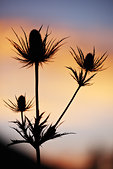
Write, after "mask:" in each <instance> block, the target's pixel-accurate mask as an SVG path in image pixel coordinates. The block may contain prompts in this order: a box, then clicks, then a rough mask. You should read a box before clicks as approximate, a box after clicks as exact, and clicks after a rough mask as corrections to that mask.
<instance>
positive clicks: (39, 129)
mask: <svg viewBox="0 0 113 169" xmlns="http://www.w3.org/2000/svg"><path fill="white" fill-rule="evenodd" d="M41 29H42V26H41V27H40V29H39V30H36V29H33V30H32V31H31V32H30V34H29V40H28V38H27V35H26V33H25V31H24V30H23V28H22V31H23V33H24V39H23V38H22V37H19V36H18V35H17V33H16V32H15V31H14V29H12V30H13V32H14V34H15V35H16V37H17V39H18V41H19V44H17V43H16V42H14V41H13V40H10V39H8V40H9V41H10V42H11V44H12V45H13V46H14V48H15V49H16V52H17V54H18V55H19V56H18V57H14V58H15V59H16V60H18V61H20V62H22V63H24V66H23V67H30V66H33V65H35V98H36V117H35V118H34V123H32V122H31V121H30V120H29V118H28V117H26V116H25V117H23V112H24V111H27V110H29V109H30V108H31V107H32V105H33V102H32V101H33V100H31V101H28V102H27V103H26V97H25V96H22V95H21V96H20V97H19V98H17V97H16V102H17V103H16V104H15V103H13V102H12V101H11V100H9V102H6V101H4V102H5V104H6V105H7V106H8V107H9V108H10V109H11V110H13V111H16V112H18V111H20V112H21V119H22V122H20V121H19V120H16V121H13V123H14V124H16V125H17V127H18V128H19V129H18V128H15V127H13V129H14V130H16V132H17V133H19V134H20V135H21V137H22V140H11V141H12V142H11V143H10V144H9V145H14V144H18V143H29V144H31V145H32V146H33V147H34V148H35V149H36V154H37V166H38V167H39V168H40V149H39V147H40V146H41V145H42V144H43V143H44V142H46V141H48V140H51V139H55V138H58V137H61V136H63V135H67V134H73V133H59V132H57V128H58V127H59V122H60V121H61V119H62V117H63V116H64V114H65V113H66V111H67V110H68V108H69V106H70V105H71V103H72V101H73V99H74V98H75V96H76V94H77V92H78V91H79V89H80V88H81V87H82V86H87V85H91V84H90V80H91V79H92V78H93V77H94V76H95V75H96V73H95V74H93V75H91V76H90V77H87V76H88V72H90V73H91V72H98V71H99V70H103V69H102V68H103V63H104V61H105V60H106V58H107V56H106V52H105V53H104V54H103V55H102V56H101V57H97V58H95V48H94V49H93V54H92V53H88V54H87V55H86V57H84V54H83V52H82V50H81V49H80V48H78V47H77V50H78V53H79V55H77V54H76V52H75V51H74V49H73V48H71V51H70V53H71V54H72V56H73V57H74V60H75V61H76V63H77V64H78V65H79V66H80V68H81V70H80V71H79V72H77V70H76V69H73V68H72V67H67V68H68V69H69V70H70V71H71V72H72V74H71V76H72V77H73V79H74V80H75V81H76V82H77V83H78V88H77V89H76V91H75V93H74V95H73V96H72V98H71V100H70V101H69V103H68V104H67V106H66V108H65V109H64V111H63V113H61V115H60V117H59V118H58V120H57V121H56V123H55V124H47V120H48V118H49V115H48V116H47V117H46V118H45V119H44V120H42V117H43V114H44V113H41V114H39V100H38V71H39V65H42V64H43V63H45V62H48V61H49V59H50V58H52V57H53V55H54V54H55V53H56V52H57V51H58V50H59V49H60V47H61V46H62V45H63V43H62V42H63V41H64V40H65V39H66V38H63V39H61V40H59V41H57V42H56V40H55V39H51V40H49V41H48V36H49V35H50V34H49V33H48V29H49V28H47V30H46V34H45V37H44V39H42V36H41V34H40V32H41Z"/></svg>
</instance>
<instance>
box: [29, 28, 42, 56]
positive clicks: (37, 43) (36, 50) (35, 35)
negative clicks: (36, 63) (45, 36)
mask: <svg viewBox="0 0 113 169" xmlns="http://www.w3.org/2000/svg"><path fill="white" fill-rule="evenodd" d="M29 45H30V52H31V54H32V56H34V57H36V56H39V55H40V54H41V49H42V38H41V35H40V32H39V31H37V30H36V29H33V30H32V31H31V32H30V35H29Z"/></svg>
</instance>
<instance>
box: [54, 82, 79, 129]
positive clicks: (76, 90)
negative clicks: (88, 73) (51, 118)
mask: <svg viewBox="0 0 113 169" xmlns="http://www.w3.org/2000/svg"><path fill="white" fill-rule="evenodd" d="M80 87H81V86H80V85H79V86H78V88H77V90H76V91H75V93H74V95H73V96H72V98H71V100H70V101H69V103H68V105H67V106H66V108H65V109H64V111H63V113H62V114H61V116H60V117H59V119H58V120H57V122H56V123H55V125H54V126H57V124H58V123H59V122H60V120H61V119H62V117H63V116H64V114H65V112H66V111H67V109H68V108H69V106H70V104H71V103H72V101H73V99H74V98H75V96H76V94H77V92H78V91H79V89H80Z"/></svg>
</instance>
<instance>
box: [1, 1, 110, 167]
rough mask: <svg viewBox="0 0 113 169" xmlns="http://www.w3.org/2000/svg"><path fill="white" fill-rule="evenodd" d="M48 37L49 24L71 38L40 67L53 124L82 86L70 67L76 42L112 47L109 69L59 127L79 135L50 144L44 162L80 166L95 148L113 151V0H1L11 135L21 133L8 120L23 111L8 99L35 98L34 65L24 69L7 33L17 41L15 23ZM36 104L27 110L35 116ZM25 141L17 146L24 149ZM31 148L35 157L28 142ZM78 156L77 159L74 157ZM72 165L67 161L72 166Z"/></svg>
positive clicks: (43, 106)
mask: <svg viewBox="0 0 113 169" xmlns="http://www.w3.org/2000/svg"><path fill="white" fill-rule="evenodd" d="M42 24H43V25H44V26H43V29H42V36H43V35H44V33H45V31H46V28H47V26H48V25H49V26H50V32H51V31H52V33H51V35H50V38H52V37H55V38H57V39H60V38H62V37H66V36H69V38H68V39H67V40H66V44H65V45H64V46H63V47H62V49H61V50H59V52H58V53H57V54H56V56H55V59H54V62H51V63H49V64H46V65H44V66H43V68H40V86H39V88H40V112H42V111H46V112H47V114H49V113H51V116H50V120H49V122H50V123H51V122H55V121H56V120H57V118H58V116H59V115H60V114H61V113H62V111H63V109H64V108H65V106H66V104H67V103H68V101H69V99H70V98H71V96H72V95H73V93H74V91H75V89H76V88H77V84H76V83H75V82H74V80H73V79H72V78H71V76H70V74H69V71H68V70H66V68H65V66H72V67H74V66H75V67H76V68H78V66H77V65H75V62H74V60H73V58H72V56H71V55H70V53H69V50H70V46H72V47H73V48H75V50H76V45H78V46H79V47H80V48H81V49H82V50H83V52H84V54H85V55H86V54H87V53H88V52H92V50H93V46H95V48H96V55H97V56H101V55H102V54H103V53H104V52H105V51H108V54H109V57H108V59H107V61H106V63H105V67H108V69H107V70H105V71H103V72H99V73H98V74H97V75H96V77H95V78H94V79H93V80H92V83H94V84H93V85H92V86H90V87H83V88H82V89H81V90H80V91H79V93H78V95H77V97H76V99H75V101H74V102H73V103H72V105H71V106H70V108H69V110H68V111H67V113H66V115H65V116H64V118H63V120H64V123H63V124H62V125H61V126H60V128H59V131H62V132H64V131H66V132H70V131H72V132H76V133H77V134H76V135H74V136H73V135H70V136H65V137H63V138H61V139H57V140H53V141H50V142H48V143H46V144H45V145H44V146H43V147H42V149H41V152H42V160H43V161H44V160H46V158H47V156H48V160H49V161H50V160H51V159H52V160H53V161H54V160H55V159H56V158H57V159H58V162H61V163H63V161H67V163H71V164H72V165H74V164H75V161H76V160H75V159H77V160H78V159H79V157H80V159H82V158H84V157H85V155H86V153H87V152H88V150H89V149H93V148H95V147H99V146H100V145H101V147H102V148H103V147H104V148H105V150H108V151H109V150H111V149H112V150H113V1H112V0H106V1H104V0H100V1H99V0H98V1H91V0H90V1H88V0H70V1H67V0H57V1H54V0H48V1H46V0H41V1H38V0H31V1H28V0H24V1H23V0H19V1H15V0H10V1H9V0H1V1H0V80H1V82H0V109H1V111H0V134H1V136H2V137H5V138H6V139H7V142H9V141H10V139H11V138H16V137H17V134H16V133H14V132H13V131H12V129H10V128H9V123H8V121H11V120H15V119H19V118H20V116H19V114H15V113H13V112H11V111H10V110H8V109H7V108H6V107H5V106H4V103H3V99H4V100H7V99H11V100H12V101H15V100H14V96H15V95H17V96H19V95H20V94H25V93H26V95H27V98H28V99H31V98H32V97H33V96H34V67H32V68H30V69H20V68H21V66H22V65H21V64H20V63H18V62H17V61H16V60H14V59H12V57H13V56H16V54H15V53H14V51H12V47H11V45H10V44H9V42H8V41H7V39H6V37H8V38H10V39H13V40H15V41H16V37H15V36H14V34H13V32H12V30H11V27H13V28H14V29H15V31H16V32H17V33H18V34H19V35H20V36H23V34H22V31H21V28H20V26H22V27H23V28H24V30H25V31H26V33H27V35H29V32H30V31H31V29H33V28H36V29H39V27H40V26H41V25H42ZM34 110H35V108H34V109H33V110H32V111H31V112H28V113H26V115H28V116H29V117H30V118H31V119H33V117H34V116H35V111H34ZM23 146H24V145H21V146H17V147H16V148H20V147H21V148H22V147H23ZM24 149H26V152H28V154H31V156H33V157H34V158H35V153H34V151H33V150H32V148H31V147H30V146H29V145H28V146H25V147H24ZM72 157H73V158H72ZM66 165H67V164H66Z"/></svg>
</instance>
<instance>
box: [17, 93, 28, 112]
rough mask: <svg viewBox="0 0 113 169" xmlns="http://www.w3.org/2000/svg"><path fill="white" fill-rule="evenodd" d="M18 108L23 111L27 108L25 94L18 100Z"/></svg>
mask: <svg viewBox="0 0 113 169" xmlns="http://www.w3.org/2000/svg"><path fill="white" fill-rule="evenodd" d="M17 105H18V110H19V111H21V112H23V111H24V110H25V109H26V100H25V97H24V96H22V95H21V96H20V97H19V98H18V100H17Z"/></svg>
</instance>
